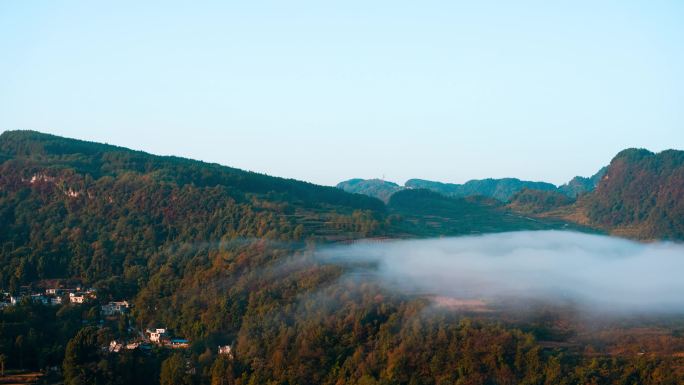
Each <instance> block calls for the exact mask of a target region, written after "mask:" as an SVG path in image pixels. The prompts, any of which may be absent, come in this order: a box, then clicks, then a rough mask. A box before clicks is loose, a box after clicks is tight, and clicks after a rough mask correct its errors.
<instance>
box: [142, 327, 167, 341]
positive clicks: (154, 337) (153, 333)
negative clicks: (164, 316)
mask: <svg viewBox="0 0 684 385" xmlns="http://www.w3.org/2000/svg"><path fill="white" fill-rule="evenodd" d="M147 333H148V334H149V335H150V341H151V342H154V343H155V344H159V343H161V341H162V339H164V337H166V329H164V328H158V329H147Z"/></svg>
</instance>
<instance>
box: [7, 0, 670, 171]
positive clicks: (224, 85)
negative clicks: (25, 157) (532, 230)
mask: <svg viewBox="0 0 684 385" xmlns="http://www.w3.org/2000/svg"><path fill="white" fill-rule="evenodd" d="M143 3H144V4H143ZM551 3H554V4H551ZM0 55H1V56H0V130H1V131H4V130H13V129H33V130H39V131H44V132H49V133H54V134H58V135H64V136H69V137H77V138H82V139H88V140H94V141H99V142H108V143H112V144H117V145H122V146H127V147H132V148H135V149H141V150H145V151H149V152H152V153H156V154H174V155H180V156H186V157H190V158H196V159H201V160H205V161H211V162H218V163H221V164H226V165H230V166H234V167H240V168H245V169H249V170H254V171H260V172H265V173H268V174H271V175H278V176H285V177H293V178H298V179H304V180H308V181H313V182H316V183H322V184H335V183H337V182H338V181H340V180H343V179H347V178H351V177H363V178H372V177H381V176H382V175H385V177H386V179H388V180H393V181H397V182H403V181H404V180H406V179H408V178H412V177H417V178H426V179H435V180H442V181H449V182H464V181H466V180H468V179H471V178H484V177H503V176H515V177H519V178H524V179H533V180H546V181H550V182H553V183H562V182H565V181H567V180H568V179H570V178H571V177H572V176H574V175H577V174H580V175H590V174H592V173H593V172H594V171H596V170H597V169H598V168H599V167H601V166H602V165H604V164H607V163H608V162H609V161H610V159H611V158H612V156H613V155H614V154H615V153H616V152H618V151H619V150H621V149H623V148H626V147H645V148H648V149H651V150H655V151H660V150H663V149H666V148H678V149H684V2H682V1H638V2H637V1H614V2H608V1H586V2H585V1H563V2H560V1H558V2H549V1H534V2H511V1H499V2H495V1H463V2H456V1H420V2H417V1H411V2H403V1H397V0H393V1H368V0H366V1H340V2H333V1H310V2H303V1H259V0H257V1H243V2H229V1H221V2H219V1H216V2H206V1H204V2H203V1H192V2H178V3H173V2H169V1H163V2H161V1H160V2H156V3H155V2H142V1H113V2H94V1H57V0H52V1H28V0H24V1H20V0H15V1H9V0H8V1H2V2H0Z"/></svg>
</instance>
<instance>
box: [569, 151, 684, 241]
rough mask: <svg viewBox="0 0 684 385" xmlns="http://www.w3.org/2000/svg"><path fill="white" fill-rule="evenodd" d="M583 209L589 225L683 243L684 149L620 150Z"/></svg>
mask: <svg viewBox="0 0 684 385" xmlns="http://www.w3.org/2000/svg"><path fill="white" fill-rule="evenodd" d="M578 207H579V209H580V210H584V211H585V212H586V215H587V217H588V220H589V221H590V223H592V224H594V225H596V226H600V227H603V228H607V229H610V230H611V231H613V232H616V233H618V234H623V235H627V236H630V237H635V238H646V239H647V238H651V239H654V238H660V239H684V151H676V150H668V151H663V152H660V153H657V154H654V153H652V152H650V151H647V150H644V149H628V150H624V151H622V152H620V153H619V154H617V155H616V156H615V158H613V160H612V161H611V162H610V166H608V169H607V171H606V174H605V175H604V177H603V178H602V179H601V181H600V182H599V184H598V187H597V188H596V190H595V191H594V192H593V193H591V194H587V195H586V196H585V197H584V198H583V199H580V201H579V202H578Z"/></svg>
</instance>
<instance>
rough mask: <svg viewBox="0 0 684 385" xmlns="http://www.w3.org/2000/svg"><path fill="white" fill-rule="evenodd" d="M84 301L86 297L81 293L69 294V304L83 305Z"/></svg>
mask: <svg viewBox="0 0 684 385" xmlns="http://www.w3.org/2000/svg"><path fill="white" fill-rule="evenodd" d="M85 301H86V296H85V295H84V294H83V293H69V302H71V303H84V302H85Z"/></svg>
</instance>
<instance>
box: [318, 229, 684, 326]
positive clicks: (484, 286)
mask: <svg viewBox="0 0 684 385" xmlns="http://www.w3.org/2000/svg"><path fill="white" fill-rule="evenodd" d="M319 257H320V258H322V259H323V260H325V261H331V262H345V263H363V264H370V265H371V266H373V267H372V268H371V269H370V271H371V276H373V277H377V278H378V279H380V280H382V281H383V282H384V283H386V284H387V285H389V286H391V287H395V288H398V289H400V290H404V291H407V292H410V293H419V294H431V295H435V296H439V297H448V298H460V299H477V300H484V301H485V302H487V301H495V302H499V303H500V302H501V301H508V300H527V299H533V300H549V301H559V302H571V303H574V304H576V305H577V306H579V307H585V308H587V309H592V310H599V311H620V312H624V311H627V312H630V311H634V312H651V311H654V312H666V313H684V245H681V244H673V243H665V242H661V243H638V242H633V241H628V240H625V239H621V238H614V237H609V236H601V235H589V234H582V233H576V232H569V231H521V232H510V233H499V234H488V235H481V236H466V237H455V238H440V239H430V240H409V241H392V242H384V243H358V244H354V245H349V246H337V247H331V248H327V249H325V250H322V251H321V252H320V253H319Z"/></svg>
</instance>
